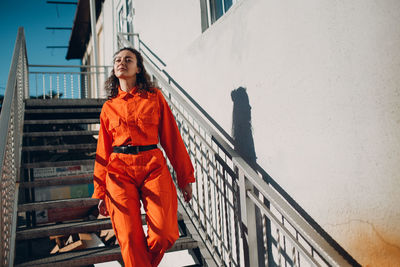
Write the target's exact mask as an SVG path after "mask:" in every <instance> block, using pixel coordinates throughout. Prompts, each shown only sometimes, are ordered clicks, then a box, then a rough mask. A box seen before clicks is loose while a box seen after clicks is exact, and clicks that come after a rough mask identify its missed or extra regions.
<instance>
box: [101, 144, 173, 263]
mask: <svg viewBox="0 0 400 267" xmlns="http://www.w3.org/2000/svg"><path fill="white" fill-rule="evenodd" d="M140 201H142V203H143V207H144V210H145V212H146V222H147V227H148V230H147V235H146V236H145V234H144V231H143V227H142V221H141V211H140ZM105 202H106V206H107V210H108V212H109V214H110V218H111V221H112V225H113V228H114V231H115V234H116V237H117V239H118V242H119V245H120V247H121V253H122V258H123V260H124V263H125V266H127V267H147V266H158V264H159V263H160V261H161V259H162V257H163V255H164V253H165V251H166V250H167V249H169V248H170V247H171V246H172V245H173V244H174V243H175V241H176V240H177V239H178V237H179V230H178V221H177V209H178V203H177V194H176V188H175V185H174V183H173V181H172V178H171V175H170V173H169V170H168V167H167V165H166V160H165V158H164V156H163V153H162V152H161V150H159V149H153V150H149V151H145V152H140V153H139V154H137V155H129V154H119V153H118V154H117V153H112V154H111V156H110V162H109V164H108V166H107V176H106V197H105Z"/></svg>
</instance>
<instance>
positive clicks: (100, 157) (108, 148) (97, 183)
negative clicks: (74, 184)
mask: <svg viewBox="0 0 400 267" xmlns="http://www.w3.org/2000/svg"><path fill="white" fill-rule="evenodd" d="M111 152H112V137H111V135H110V133H109V132H108V131H107V127H106V121H105V113H104V112H103V110H102V112H101V114H100V130H99V138H98V140H97V151H96V161H95V164H94V174H93V184H94V193H93V195H92V198H98V199H104V195H105V193H106V187H105V181H106V174H107V170H106V167H107V164H108V159H109V157H110V154H111Z"/></svg>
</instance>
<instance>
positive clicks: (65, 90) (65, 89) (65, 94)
mask: <svg viewBox="0 0 400 267" xmlns="http://www.w3.org/2000/svg"><path fill="white" fill-rule="evenodd" d="M64 98H67V76H66V75H65V73H64Z"/></svg>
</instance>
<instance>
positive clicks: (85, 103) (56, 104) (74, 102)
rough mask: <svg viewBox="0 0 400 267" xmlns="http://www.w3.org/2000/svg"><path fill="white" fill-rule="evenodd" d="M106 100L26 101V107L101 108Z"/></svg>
mask: <svg viewBox="0 0 400 267" xmlns="http://www.w3.org/2000/svg"><path fill="white" fill-rule="evenodd" d="M104 102H106V99H94V98H93V99H89V98H85V99H54V98H53V99H26V100H25V107H26V108H32V107H60V106H71V107H73V106H84V107H88V106H99V107H101V106H102V105H103V104H104Z"/></svg>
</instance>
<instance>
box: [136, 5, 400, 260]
mask: <svg viewBox="0 0 400 267" xmlns="http://www.w3.org/2000/svg"><path fill="white" fill-rule="evenodd" d="M134 6H135V9H136V15H135V29H136V31H137V32H139V33H140V35H141V38H142V39H143V40H144V41H145V42H146V43H147V44H148V45H149V46H150V47H151V48H152V49H153V50H154V51H155V52H156V53H157V54H159V55H160V56H161V57H162V58H163V59H164V60H165V61H166V63H167V64H168V70H169V71H170V72H172V73H173V74H174V75H173V76H174V78H176V80H177V81H178V82H179V83H180V84H181V85H183V87H184V88H185V89H187V90H188V91H189V92H190V93H191V95H192V96H193V97H194V98H195V99H196V100H197V101H198V102H199V103H200V104H201V105H202V106H203V107H204V108H205V109H206V110H207V111H208V112H209V113H210V114H211V115H212V116H213V117H214V118H215V119H216V120H217V121H218V122H219V123H220V124H221V125H222V126H223V127H224V128H225V129H226V130H227V131H228V132H230V129H231V121H232V119H231V117H232V114H231V110H232V101H231V98H230V93H231V91H232V90H234V89H236V88H238V87H239V86H243V87H246V88H247V92H248V94H249V99H250V105H251V106H252V118H253V121H252V123H253V131H254V139H255V146H256V152H257V156H258V162H259V163H260V165H261V166H263V167H264V169H265V170H266V171H267V172H268V173H269V174H270V175H271V176H272V177H273V178H274V179H276V180H277V181H278V182H279V183H280V184H281V185H282V186H283V187H284V188H285V189H286V190H287V191H288V192H289V193H290V195H291V196H292V197H293V198H294V199H295V200H296V201H298V203H299V204H300V205H301V206H302V207H303V208H304V209H305V210H306V211H307V212H309V213H310V214H311V216H312V217H313V218H315V219H316V221H317V222H318V223H320V224H321V226H322V227H323V228H324V229H325V230H327V231H328V232H329V233H330V234H331V235H332V236H333V237H334V238H335V239H336V240H337V241H338V242H339V243H340V244H341V245H342V246H343V247H344V248H345V249H347V250H348V251H349V252H350V254H352V255H353V256H354V257H355V258H356V259H357V260H358V261H359V262H360V263H362V264H363V265H370V266H384V265H386V266H395V265H396V263H397V264H399V263H400V208H399V204H400V194H399V192H400V164H399V162H400V132H399V129H400V127H399V126H400V125H399V124H400V109H399V103H400V75H399V74H400V73H399V72H400V27H399V26H400V2H399V1H397V0H384V1H373V0H363V1H361V0H358V1H344V0H341V1H339V0H338V1H328V0H326V1H320V0H319V1H317V0H315V1H301V2H300V1H297V2H293V1H262V0H242V1H239V2H238V3H237V4H236V5H235V6H233V7H232V8H231V10H229V12H228V13H227V14H226V15H224V16H223V17H222V18H221V19H220V20H218V21H217V23H215V24H214V25H212V26H211V27H210V28H209V29H208V30H207V31H206V32H204V33H203V34H201V28H200V6H199V1H198V0H191V1H184V0H173V1H165V3H164V2H163V1H150V0H138V1H135V3H134ZM177 11H178V12H177ZM221 111H224V112H221ZM226 111H228V112H226Z"/></svg>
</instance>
